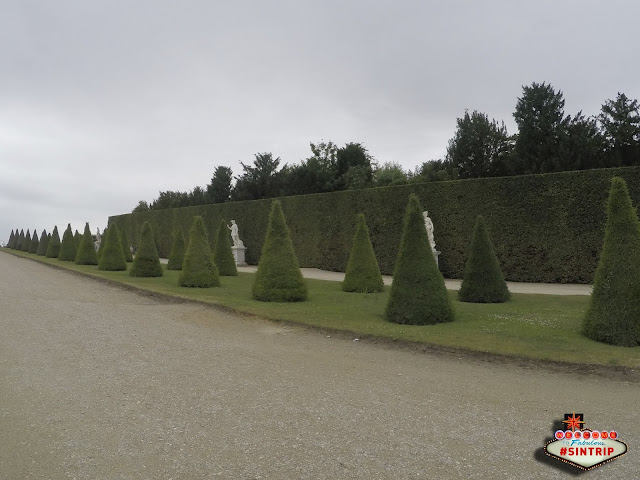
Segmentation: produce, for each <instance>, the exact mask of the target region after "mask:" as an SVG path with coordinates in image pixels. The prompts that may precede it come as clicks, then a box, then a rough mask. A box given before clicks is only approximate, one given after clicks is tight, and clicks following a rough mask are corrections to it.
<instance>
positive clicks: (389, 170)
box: [373, 162, 408, 187]
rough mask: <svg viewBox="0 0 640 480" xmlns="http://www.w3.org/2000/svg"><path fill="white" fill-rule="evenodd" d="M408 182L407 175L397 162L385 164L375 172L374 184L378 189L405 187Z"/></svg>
mask: <svg viewBox="0 0 640 480" xmlns="http://www.w3.org/2000/svg"><path fill="white" fill-rule="evenodd" d="M407 181H408V177H407V173H406V172H405V171H404V169H403V168H402V165H400V164H399V163H396V162H385V163H383V164H382V166H380V167H378V168H376V170H375V171H374V172H373V184H374V186H376V187H388V186H393V185H404V184H405V183H407Z"/></svg>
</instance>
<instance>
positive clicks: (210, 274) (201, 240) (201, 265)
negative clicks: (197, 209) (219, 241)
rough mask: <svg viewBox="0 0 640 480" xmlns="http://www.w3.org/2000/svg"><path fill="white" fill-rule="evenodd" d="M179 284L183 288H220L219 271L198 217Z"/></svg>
mask: <svg viewBox="0 0 640 480" xmlns="http://www.w3.org/2000/svg"><path fill="white" fill-rule="evenodd" d="M178 283H179V284H180V285H181V286H183V287H201V288H207V287H219V286H220V277H218V269H217V268H216V266H215V265H214V263H213V261H212V258H211V249H210V248H209V242H208V241H207V232H206V231H205V228H204V221H203V220H202V217H201V216H199V215H198V216H196V217H194V219H193V224H192V225H191V231H190V232H189V245H188V246H187V252H186V253H185V255H184V262H183V264H182V273H181V274H180V278H179V280H178Z"/></svg>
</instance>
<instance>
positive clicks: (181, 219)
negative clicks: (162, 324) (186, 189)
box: [109, 167, 640, 283]
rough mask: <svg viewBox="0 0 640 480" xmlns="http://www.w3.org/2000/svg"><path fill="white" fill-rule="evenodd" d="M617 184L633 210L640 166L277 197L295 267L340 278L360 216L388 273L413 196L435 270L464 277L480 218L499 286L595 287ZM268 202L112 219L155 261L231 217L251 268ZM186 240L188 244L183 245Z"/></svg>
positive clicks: (263, 230)
mask: <svg viewBox="0 0 640 480" xmlns="http://www.w3.org/2000/svg"><path fill="white" fill-rule="evenodd" d="M613 176H620V177H622V178H624V180H625V181H626V183H627V186H628V187H629V192H630V195H631V199H632V202H633V204H634V205H638V204H640V167H625V168H613V169H600V170H585V171H576V172H562V173H554V174H545V175H525V176H517V177H502V178H481V179H469V180H457V181H451V182H432V183H423V184H412V185H401V186H395V187H384V188H373V189H365V190H349V191H344V192H335V193H326V194H314V195H301V196H295V197H285V198H282V199H281V202H282V209H283V211H284V214H285V216H286V218H287V224H288V226H289V230H290V231H291V239H292V241H293V246H294V249H295V252H296V255H297V257H298V261H299V262H300V266H302V267H315V268H321V269H325V270H333V271H345V269H346V266H347V261H348V256H349V251H350V248H351V242H352V239H353V235H354V233H355V226H354V224H353V217H354V216H355V215H356V214H357V213H364V215H365V216H366V218H367V226H368V228H369V234H370V237H371V243H372V244H373V248H374V250H375V252H376V257H377V259H378V265H379V266H380V270H381V272H382V273H383V274H391V273H392V272H393V268H394V265H395V261H396V257H397V253H398V245H399V238H400V232H401V231H402V219H403V216H404V210H405V207H406V205H405V201H406V198H407V197H408V196H409V194H410V193H415V194H417V195H418V198H419V199H420V203H421V204H422V205H423V206H424V207H425V209H426V210H428V211H429V216H430V217H431V219H432V220H433V224H434V235H435V240H436V242H437V245H438V249H439V250H440V251H441V252H442V253H441V255H440V271H441V272H442V273H443V275H444V276H445V277H447V278H462V275H463V272H464V265H465V255H466V248H467V245H468V243H469V238H471V234H472V231H473V226H474V223H475V221H476V218H477V216H478V215H482V216H483V217H484V219H485V221H486V223H487V225H488V227H489V229H490V230H491V231H492V232H493V236H492V240H493V245H494V247H495V252H496V255H497V257H498V259H499V261H500V265H501V266H502V271H503V273H504V276H505V279H506V280H511V281H522V282H552V283H553V282H570V283H591V282H592V281H593V277H594V273H595V269H596V266H597V264H598V258H599V255H600V247H601V245H602V241H603V238H604V224H605V212H604V208H603V206H604V205H605V203H606V200H607V191H608V189H609V183H610V181H611V178H612V177H613ZM270 204H271V200H270V199H265V200H255V201H244V202H226V203H222V204H213V205H201V206H194V207H184V208H174V209H167V210H151V211H147V212H136V213H129V214H125V215H117V216H112V217H111V218H110V220H109V221H110V223H111V222H115V223H116V224H117V225H118V227H119V228H124V229H126V231H127V235H128V236H129V238H130V239H138V238H139V237H140V229H141V226H142V224H143V223H144V222H145V221H149V222H150V223H151V225H152V227H153V229H154V232H155V235H156V241H157V245H158V249H159V253H160V255H161V256H163V257H167V256H168V255H169V252H170V250H171V243H172V234H173V232H174V231H175V229H176V228H177V227H178V226H181V227H182V228H183V230H184V231H185V232H187V231H188V229H189V228H190V226H191V223H192V221H193V217H195V216H196V215H201V216H202V217H203V219H204V222H205V227H206V228H207V234H208V236H209V238H214V235H215V231H216V229H217V227H218V225H219V223H220V220H222V219H223V218H224V219H234V220H236V222H237V223H238V225H239V227H240V234H241V235H240V236H241V238H242V240H243V242H244V244H245V246H246V247H247V251H246V260H247V262H248V263H249V264H253V265H255V264H257V263H258V261H259V260H260V254H261V251H262V244H263V242H264V238H265V234H266V231H267V218H268V215H269V208H270ZM187 240H188V239H187Z"/></svg>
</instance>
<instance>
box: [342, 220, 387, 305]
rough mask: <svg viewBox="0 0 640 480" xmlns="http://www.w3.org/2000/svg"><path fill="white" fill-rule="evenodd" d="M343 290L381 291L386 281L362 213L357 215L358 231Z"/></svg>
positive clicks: (354, 238) (354, 237)
mask: <svg viewBox="0 0 640 480" xmlns="http://www.w3.org/2000/svg"><path fill="white" fill-rule="evenodd" d="M342 290H344V291H345V292H363V293H372V292H381V291H383V290H384V282H383V281H382V274H381V273H380V267H379V266H378V261H377V260H376V254H375V253H374V252H373V245H371V239H370V238H369V229H368V228H367V222H366V221H365V219H364V215H363V214H362V213H360V214H358V215H356V233H355V235H354V236H353V246H352V247H351V254H350V255H349V261H348V263H347V271H346V272H345V274H344V281H343V282H342Z"/></svg>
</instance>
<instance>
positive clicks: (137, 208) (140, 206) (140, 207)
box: [131, 200, 149, 213]
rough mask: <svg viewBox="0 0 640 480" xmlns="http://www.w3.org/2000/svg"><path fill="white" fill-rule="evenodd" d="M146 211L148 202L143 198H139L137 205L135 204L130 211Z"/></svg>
mask: <svg viewBox="0 0 640 480" xmlns="http://www.w3.org/2000/svg"><path fill="white" fill-rule="evenodd" d="M148 211H149V204H148V203H147V202H145V201H144V200H140V201H139V202H138V205H136V206H135V208H134V209H133V210H132V211H131V213H137V212H148Z"/></svg>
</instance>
